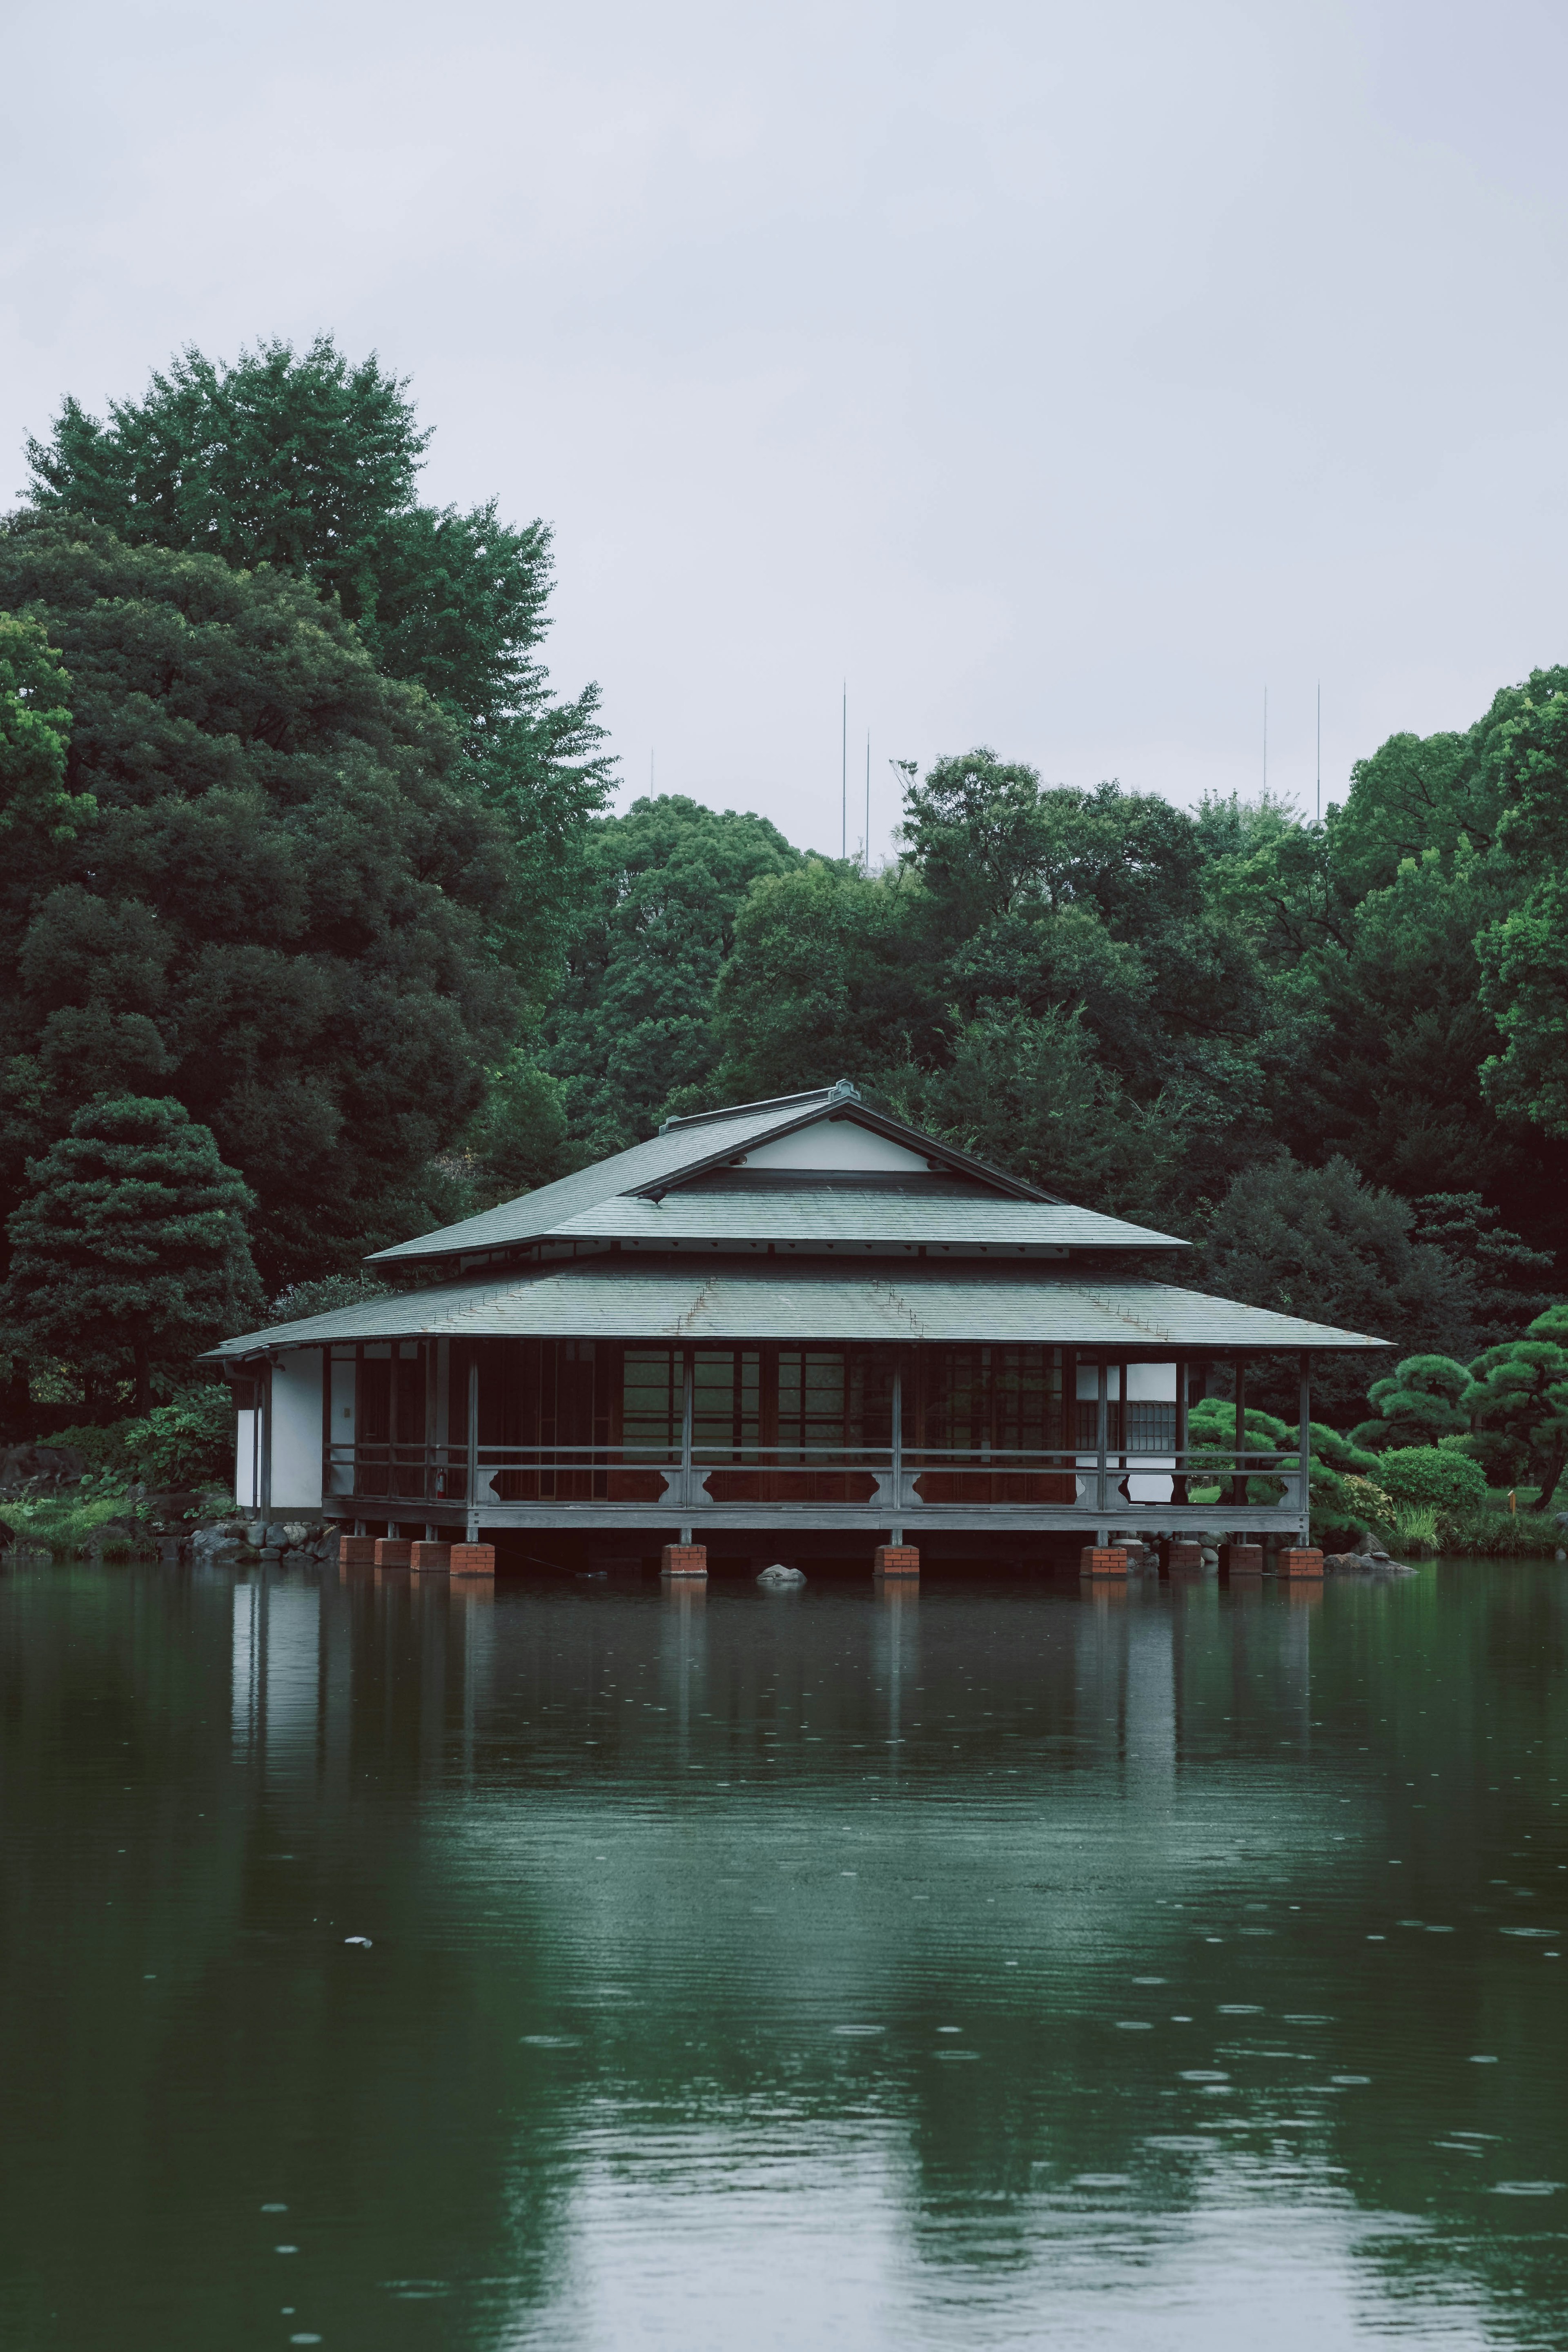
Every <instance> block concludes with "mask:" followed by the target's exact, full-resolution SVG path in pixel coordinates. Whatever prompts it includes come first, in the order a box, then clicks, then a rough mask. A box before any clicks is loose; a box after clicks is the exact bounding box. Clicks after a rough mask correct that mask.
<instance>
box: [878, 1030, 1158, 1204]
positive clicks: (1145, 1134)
mask: <svg viewBox="0 0 1568 2352" xmlns="http://www.w3.org/2000/svg"><path fill="white" fill-rule="evenodd" d="M869 1091H870V1093H871V1094H872V1096H873V1098H874V1099H878V1100H880V1101H881V1102H883V1103H885V1104H886V1105H887V1107H888V1108H889V1109H891V1110H894V1111H896V1112H897V1113H898V1115H899V1116H900V1118H907V1119H908V1120H910V1123H911V1125H914V1126H919V1127H925V1128H929V1129H932V1130H933V1131H934V1132H936V1133H937V1134H940V1135H942V1136H945V1137H946V1138H947V1139H949V1140H950V1141H951V1142H953V1143H956V1144H957V1145H958V1146H959V1147H960V1149H961V1150H965V1151H971V1152H973V1153H974V1154H975V1155H976V1157H977V1158H979V1159H982V1160H989V1161H991V1162H992V1164H993V1165H994V1166H996V1167H1000V1168H1005V1169H1007V1170H1008V1171H1010V1172H1011V1173H1012V1174H1014V1175H1016V1176H1022V1177H1024V1178H1026V1180H1027V1181H1029V1182H1030V1183H1033V1184H1037V1185H1039V1186H1040V1187H1041V1189H1042V1190H1043V1191H1045V1192H1054V1193H1056V1194H1057V1195H1058V1197H1060V1198H1064V1199H1067V1200H1072V1201H1081V1202H1087V1203H1089V1205H1091V1206H1092V1207H1094V1208H1097V1209H1102V1210H1104V1211H1106V1212H1107V1213H1110V1214H1112V1215H1122V1216H1131V1217H1137V1218H1142V1219H1144V1220H1146V1221H1152V1219H1153V1218H1154V1217H1155V1215H1156V1214H1157V1213H1158V1210H1159V1206H1160V1203H1161V1202H1162V1201H1163V1200H1165V1199H1168V1198H1169V1195H1170V1192H1171V1191H1172V1190H1173V1184H1172V1171H1173V1167H1174V1166H1175V1164H1176V1163H1177V1162H1179V1160H1180V1158H1181V1153H1182V1148H1183V1137H1182V1134H1181V1131H1180V1128H1179V1125H1178V1124H1177V1123H1176V1122H1175V1121H1174V1120H1173V1118H1171V1116H1170V1115H1169V1112H1168V1109H1167V1108H1166V1107H1165V1106H1164V1105H1163V1104H1158V1103H1157V1104H1155V1105H1153V1106H1152V1107H1151V1108H1145V1107H1144V1106H1142V1105H1141V1104H1139V1103H1137V1102H1136V1101H1133V1100H1131V1099H1130V1097H1128V1095H1127V1093H1126V1090H1125V1089H1124V1087H1122V1086H1121V1081H1120V1080H1119V1078H1118V1077H1117V1076H1116V1074H1115V1072H1114V1071H1112V1070H1109V1069H1107V1068H1106V1066H1104V1064H1103V1063H1102V1062H1101V1061H1100V1057H1099V1055H1098V1054H1097V1052H1096V1050H1095V1043H1094V1039H1093V1036H1092V1034H1090V1032H1089V1027H1088V1024H1087V1023H1086V1022H1085V1020H1084V1017H1083V1014H1082V1011H1081V1008H1078V1007H1075V1008H1074V1010H1073V1011H1071V1012H1070V1013H1068V1012H1064V1011H1063V1010H1062V1009H1061V1008H1060V1007H1059V1006H1051V1007H1048V1008H1047V1010H1046V1011H1045V1012H1044V1013H1039V1014H1037V1015H1034V1016H1031V1015H1030V1014H1028V1013H1024V1012H1022V1011H1012V1012H1009V1011H1008V1010H1007V1009H1006V1008H1005V1006H1004V1005H1002V1004H1001V1003H992V1004H988V1005H987V1006H985V1007H984V1009H983V1011H982V1013H980V1015H979V1016H978V1017H977V1018H976V1019H975V1020H973V1021H972V1022H969V1023H967V1024H964V1025H963V1027H962V1028H960V1029H959V1030H958V1031H957V1034H956V1035H955V1036H954V1038H953V1041H952V1055H951V1058H950V1059H949V1060H948V1061H947V1062H946V1063H945V1064H944V1065H942V1066H941V1067H939V1068H937V1069H935V1070H921V1069H920V1068H919V1067H917V1066H915V1065H914V1064H912V1063H909V1064H905V1065H903V1066H892V1067H889V1068H885V1069H883V1070H881V1071H879V1072H878V1073H877V1075H876V1077H875V1081H874V1084H873V1085H872V1086H871V1087H870V1088H869Z"/></svg>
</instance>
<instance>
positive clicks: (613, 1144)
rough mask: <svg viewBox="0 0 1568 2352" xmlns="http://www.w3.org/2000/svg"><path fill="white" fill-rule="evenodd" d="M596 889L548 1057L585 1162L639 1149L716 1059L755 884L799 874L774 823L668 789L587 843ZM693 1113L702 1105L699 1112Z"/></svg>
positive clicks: (702, 1083)
mask: <svg viewBox="0 0 1568 2352" xmlns="http://www.w3.org/2000/svg"><path fill="white" fill-rule="evenodd" d="M584 855H585V858H586V862H587V866H588V873H589V882H588V887H587V892H586V897H585V902H584V911H583V913H582V915H581V917H580V919H579V920H578V921H577V924H576V926H575V929H574V935H573V937H572V940H571V944H570V948H569V950H568V955H567V965H566V975H565V980H564V983H563V987H562V989H561V991H560V993H559V995H558V997H557V999H556V1001H555V1003H554V1005H553V1006H552V1010H551V1012H550V1013H549V1015H548V1017H547V1019H546V1021H545V1023H544V1025H543V1028H542V1035H541V1042H540V1051H539V1058H540V1060H541V1062H542V1066H543V1067H544V1068H545V1069H546V1070H547V1071H549V1072H550V1074H551V1075H552V1076H553V1077H555V1078H557V1079H559V1081H560V1082H561V1085H562V1087H563V1089H564V1101H565V1107H566V1113H567V1117H568V1119H569V1121H570V1126H571V1131H572V1136H573V1139H574V1146H575V1148H576V1149H577V1150H580V1151H581V1152H582V1153H583V1155H584V1157H586V1158H589V1159H595V1158H597V1157H599V1156H600V1155H601V1154H602V1153H605V1152H608V1151H618V1150H623V1149H624V1148H625V1147H626V1145H627V1144H630V1143H635V1142H637V1141H638V1140H639V1139H641V1138H642V1137H643V1136H645V1135H646V1134H647V1133H648V1131H649V1129H650V1128H651V1127H652V1126H653V1124H654V1123H655V1114H656V1113H659V1112H662V1110H663V1109H664V1108H665V1106H666V1105H667V1104H668V1103H669V1102H670V1100H671V1098H672V1097H677V1096H679V1095H683V1094H684V1095H687V1096H702V1095H703V1090H704V1089H705V1088H706V1087H708V1086H709V1085H710V1081H711V1079H712V1075H713V1071H714V1068H715V1066H716V1065H717V1062H718V1059H719V1052H720V1046H719V1040H718V1037H717V1036H716V1034H715V1033H714V1030H713V1026H712V1021H713V1003H714V990H715V988H716V985H717V983H718V979H719V972H720V968H721V965H722V964H723V962H724V960H725V957H726V956H727V955H728V954H729V952H730V950H731V947H732V945H733V943H734V938H735V923H736V919H737V917H738V915H739V913H740V910H741V908H742V907H743V906H744V904H745V902H746V894H747V890H748V888H749V887H750V886H751V884H752V882H753V881H755V880H757V879H758V878H759V877H763V876H767V875H778V874H784V873H787V872H789V871H790V870H792V869H793V868H795V867H796V866H799V864H800V862H801V858H800V852H799V851H798V850H796V849H794V848H792V847H791V845H790V844H789V843H788V842H787V841H786V840H785V839H784V835H783V834H782V833H780V832H779V831H778V829H777V828H776V826H774V825H772V824H769V823H768V822H767V820H766V818H764V817H758V816H750V815H741V814H738V813H737V812H736V811H734V810H733V809H726V810H724V811H722V812H719V811H716V810H713V809H708V808H703V807H701V806H700V805H699V803H697V802H696V801H690V800H685V799H682V798H680V797H679V796H677V795H675V794H671V793H662V794H660V795H659V797H658V799H656V800H650V799H642V800H637V801H634V802H633V803H632V805H631V807H630V808H629V809H628V810H627V811H626V814H625V815H624V816H617V817H607V818H605V820H604V821H603V822H602V823H600V824H595V825H594V826H593V827H592V828H591V830H590V832H589V833H588V835H587V836H586V842H585V850H584ZM693 1107H695V1104H693Z"/></svg>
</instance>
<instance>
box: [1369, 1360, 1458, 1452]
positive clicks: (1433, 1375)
mask: <svg viewBox="0 0 1568 2352" xmlns="http://www.w3.org/2000/svg"><path fill="white" fill-rule="evenodd" d="M1469 1385H1470V1376H1469V1374H1468V1371H1467V1370H1465V1367H1464V1365H1463V1364H1458V1363H1456V1362H1455V1361H1454V1359H1453V1358H1452V1357H1451V1356H1406V1357H1405V1360H1404V1362H1403V1363H1401V1364H1396V1365H1395V1366H1394V1370H1393V1371H1392V1372H1388V1373H1385V1374H1384V1378H1383V1379H1382V1380H1380V1381H1373V1384H1372V1386H1371V1388H1370V1389H1368V1391H1367V1392H1366V1393H1367V1402H1368V1403H1369V1404H1370V1405H1372V1406H1373V1408H1374V1411H1373V1417H1372V1418H1371V1419H1370V1420H1368V1421H1363V1422H1362V1423H1359V1424H1358V1426H1357V1428H1356V1429H1355V1431H1354V1436H1355V1438H1356V1440H1357V1442H1358V1443H1359V1444H1362V1445H1365V1446H1368V1447H1370V1448H1372V1449H1373V1451H1374V1452H1384V1451H1386V1450H1387V1449H1388V1448H1389V1447H1391V1446H1412V1445H1415V1446H1420V1445H1437V1444H1441V1443H1442V1441H1443V1439H1444V1438H1446V1437H1458V1436H1461V1435H1463V1434H1464V1433H1465V1432H1466V1431H1468V1428H1469V1425H1470V1417H1469V1414H1468V1412H1467V1411H1466V1409H1465V1402H1464V1400H1465V1395H1466V1391H1468V1388H1469Z"/></svg>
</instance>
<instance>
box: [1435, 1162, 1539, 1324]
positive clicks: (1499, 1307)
mask: <svg viewBox="0 0 1568 2352" xmlns="http://www.w3.org/2000/svg"><path fill="white" fill-rule="evenodd" d="M1412 1206H1413V1207H1414V1209H1415V1228H1414V1238H1415V1240H1416V1241H1418V1242H1431V1243H1432V1244H1434V1246H1435V1247H1436V1248H1437V1249H1440V1250H1442V1251H1444V1252H1445V1253H1446V1254H1447V1256H1449V1257H1451V1258H1453V1259H1455V1260H1457V1261H1458V1263H1459V1264H1460V1265H1468V1267H1469V1268H1470V1271H1471V1273H1472V1274H1473V1276H1474V1277H1475V1286H1476V1314H1477V1317H1478V1319H1479V1321H1480V1322H1481V1323H1482V1324H1483V1325H1484V1326H1487V1327H1489V1328H1491V1329H1493V1330H1496V1329H1499V1328H1500V1329H1503V1330H1507V1329H1509V1328H1510V1327H1511V1328H1520V1329H1522V1328H1523V1327H1524V1325H1525V1324H1526V1323H1528V1322H1529V1321H1530V1320H1531V1317H1532V1316H1536V1315H1541V1314H1543V1313H1544V1312H1545V1311H1546V1309H1547V1308H1548V1307H1552V1306H1553V1305H1554V1304H1555V1303H1556V1295H1555V1293H1554V1292H1553V1291H1552V1290H1550V1289H1548V1288H1545V1287H1543V1284H1544V1280H1545V1277H1546V1276H1549V1275H1550V1274H1551V1272H1552V1264H1553V1260H1552V1252H1551V1251H1550V1250H1536V1249H1531V1247H1530V1245H1529V1244H1528V1243H1527V1242H1526V1241H1524V1240H1523V1238H1522V1237H1521V1235H1520V1234H1516V1233H1514V1232H1512V1231H1511V1230H1510V1228H1509V1227H1508V1226H1507V1225H1505V1224H1504V1223H1502V1218H1501V1213H1500V1211H1499V1210H1497V1209H1495V1208H1490V1207H1489V1206H1488V1204H1487V1203H1486V1202H1484V1201H1483V1200H1482V1198H1481V1195H1480V1194H1479V1192H1427V1193H1424V1194H1422V1195H1421V1196H1420V1197H1418V1198H1417V1199H1416V1200H1415V1202H1413V1203H1412Z"/></svg>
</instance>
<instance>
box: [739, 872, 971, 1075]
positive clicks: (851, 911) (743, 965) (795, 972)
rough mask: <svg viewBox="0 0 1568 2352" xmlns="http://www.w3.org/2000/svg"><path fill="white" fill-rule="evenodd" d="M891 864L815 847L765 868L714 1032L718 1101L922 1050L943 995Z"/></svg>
mask: <svg viewBox="0 0 1568 2352" xmlns="http://www.w3.org/2000/svg"><path fill="white" fill-rule="evenodd" d="M922 964H923V959H922V957H921V940H920V935H919V932H918V930H917V929H915V928H914V926H913V925H912V924H911V922H910V891H909V889H908V887H906V886H905V884H904V883H903V881H902V879H901V877H899V876H898V875H896V874H895V875H891V876H885V877H877V878H875V879H873V878H871V877H868V876H866V875H863V874H860V873H858V872H857V871H856V870H855V869H854V868H852V867H848V866H842V865H839V864H837V862H831V863H830V862H829V861H828V860H827V859H826V858H820V857H814V858H810V859H808V860H807V861H806V862H805V864H804V865H802V866H798V867H797V868H796V870H795V871H794V872H793V873H784V874H775V875H767V876H763V877H760V878H759V879H758V880H757V881H755V882H754V883H753V885H752V888H751V891H750V893H749V895H748V897H747V898H746V900H745V903H744V905H742V907H740V908H738V909H737V910H736V915H735V930H734V948H733V951H732V953H731V956H730V959H729V961H728V962H727V963H726V964H725V966H724V969H723V971H722V972H721V974H720V976H719V983H718V988H717V990H716V992H715V997H714V1014H713V1020H714V1031H715V1034H716V1035H717V1036H718V1038H719V1039H720V1041H721V1044H722V1046H723V1060H722V1062H721V1065H720V1067H719V1070H718V1073H717V1075H716V1077H715V1080H714V1087H715V1091H716V1093H717V1094H718V1096H719V1098H720V1099H721V1101H722V1100H724V1099H726V1098H728V1099H730V1100H736V1099H750V1100H752V1101H755V1100H760V1099H763V1098H765V1097H767V1096H769V1095H780V1094H794V1093H797V1092H799V1091H801V1090H802V1089H804V1088H805V1087H818V1086H825V1085H830V1084H831V1083H832V1081H833V1080H834V1079H835V1078H838V1077H856V1076H860V1075H866V1076H872V1075H873V1074H875V1073H877V1072H879V1071H884V1070H887V1069H889V1067H891V1066H894V1065H895V1064H901V1063H903V1062H905V1061H907V1060H909V1059H910V1057H911V1056H912V1057H915V1058H917V1059H924V1058H926V1057H927V1056H928V1055H929V1054H930V1051H931V1045H932V1044H933V1042H934V1033H935V1025H936V1021H937V1015H938V1012H939V1001H938V1000H937V999H936V997H935V996H934V994H933V992H932V990H931V982H930V978H929V975H928V974H927V972H926V971H924V970H923V969H922Z"/></svg>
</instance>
